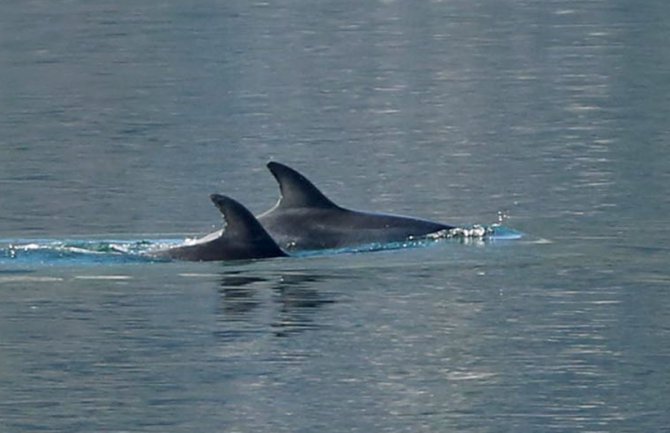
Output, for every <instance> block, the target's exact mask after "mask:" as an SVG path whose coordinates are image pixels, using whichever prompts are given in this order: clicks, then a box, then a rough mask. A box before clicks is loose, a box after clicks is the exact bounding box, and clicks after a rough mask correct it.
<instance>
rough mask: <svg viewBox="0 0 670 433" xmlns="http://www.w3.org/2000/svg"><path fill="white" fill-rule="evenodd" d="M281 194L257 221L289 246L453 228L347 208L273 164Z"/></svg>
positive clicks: (372, 240) (335, 244)
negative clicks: (275, 202)
mask: <svg viewBox="0 0 670 433" xmlns="http://www.w3.org/2000/svg"><path fill="white" fill-rule="evenodd" d="M267 167H268V169H269V170H270V172H271V173H272V174H273V175H274V177H275V178H276V179H277V182H278V183H279V189H280V192H281V197H280V198H279V201H278V202H277V204H276V205H275V207H273V208H272V209H270V210H268V211H267V212H265V213H263V214H262V215H259V216H258V217H257V218H258V221H260V223H261V224H263V226H264V227H265V229H266V230H267V231H268V233H270V235H271V236H272V237H273V238H274V239H275V240H276V241H277V243H278V244H279V245H281V246H282V248H284V249H286V250H319V249H331V248H345V247H355V246H363V245H370V244H388V243H393V242H404V241H407V240H410V239H413V238H417V237H422V236H426V235H429V234H431V233H435V232H439V231H443V230H445V231H446V230H450V229H453V228H454V227H453V226H449V225H446V224H442V223H438V222H433V221H427V220H423V219H418V218H412V217H406V216H399V215H389V214H381V213H370V212H360V211H355V210H350V209H345V208H343V207H340V206H338V205H336V204H335V203H333V202H332V201H331V200H330V199H329V198H328V197H326V196H325V195H324V194H323V193H322V192H321V191H319V189H318V188H317V187H316V186H314V184H312V182H310V181H309V180H308V179H307V178H306V177H305V176H303V175H302V174H300V173H298V172H297V171H296V170H294V169H292V168H291V167H288V166H286V165H283V164H280V163H278V162H273V161H271V162H269V163H268V165H267Z"/></svg>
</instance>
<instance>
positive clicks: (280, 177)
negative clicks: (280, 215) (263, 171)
mask: <svg viewBox="0 0 670 433" xmlns="http://www.w3.org/2000/svg"><path fill="white" fill-rule="evenodd" d="M267 167H268V169H269V170H270V172H271V173H272V175H273V176H274V177H275V179H277V182H279V190H280V191H281V198H280V199H279V203H277V207H282V208H287V207H295V208H301V207H303V208H304V207H318V208H338V206H337V205H336V204H335V203H333V202H332V201H330V199H329V198H328V197H326V196H325V195H323V193H322V192H321V191H319V189H318V188H317V187H315V186H314V184H313V183H312V182H310V181H309V180H308V179H307V178H306V177H305V176H303V175H302V174H300V173H298V172H297V171H295V170H294V169H292V168H291V167H288V166H286V165H284V164H280V163H278V162H274V161H270V162H268V165H267Z"/></svg>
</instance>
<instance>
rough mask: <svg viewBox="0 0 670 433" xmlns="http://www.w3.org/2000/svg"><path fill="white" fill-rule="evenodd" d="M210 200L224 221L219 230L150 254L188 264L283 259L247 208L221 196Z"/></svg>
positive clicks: (217, 195) (216, 195) (277, 247)
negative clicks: (191, 241)
mask: <svg viewBox="0 0 670 433" xmlns="http://www.w3.org/2000/svg"><path fill="white" fill-rule="evenodd" d="M210 199H211V200H212V202H213V203H214V205H215V206H216V207H217V208H218V209H219V210H220V211H221V214H223V218H224V220H225V222H226V226H225V228H224V229H223V230H219V231H216V232H213V233H210V234H208V235H206V236H204V237H202V238H200V239H198V240H196V241H194V242H193V243H188V244H186V245H181V246H178V247H174V248H169V249H165V250H161V251H156V252H155V253H153V254H152V255H153V256H156V257H160V258H169V259H178V260H190V261H213V260H248V259H261V258H270V257H283V256H286V254H285V253H284V252H283V251H282V250H281V248H279V246H278V245H277V243H276V242H275V241H274V240H273V239H272V238H271V237H270V235H269V234H268V232H267V231H265V229H264V228H263V226H262V225H261V224H260V223H259V222H258V220H257V219H256V217H254V216H253V215H252V213H251V212H249V210H248V209H247V208H245V207H244V206H242V205H241V204H240V203H239V202H237V201H235V200H233V199H232V198H230V197H227V196H225V195H220V194H212V195H211V196H210Z"/></svg>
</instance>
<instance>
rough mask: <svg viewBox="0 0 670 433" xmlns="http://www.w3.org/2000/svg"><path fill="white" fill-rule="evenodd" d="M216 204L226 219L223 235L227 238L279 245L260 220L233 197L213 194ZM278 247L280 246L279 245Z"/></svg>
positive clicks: (213, 200) (211, 197)
mask: <svg viewBox="0 0 670 433" xmlns="http://www.w3.org/2000/svg"><path fill="white" fill-rule="evenodd" d="M209 198H210V199H211V200H212V202H213V203H214V205H215V206H216V207H217V208H218V209H219V211H221V214H222V215H223V219H224V220H225V221H226V227H225V229H224V232H223V236H225V237H227V238H229V239H230V238H237V239H242V240H245V241H253V242H267V243H270V244H271V245H275V246H277V244H276V242H275V241H274V239H272V237H271V236H270V235H269V234H268V232H267V231H266V230H265V229H264V228H263V226H262V225H261V223H259V222H258V220H257V219H256V217H255V216H254V215H253V214H252V213H251V212H250V211H249V210H248V209H247V208H246V207H244V206H242V204H241V203H239V202H238V201H235V200H233V199H232V198H230V197H228V196H225V195H221V194H212V195H210V196H209ZM277 249H279V247H278V246H277Z"/></svg>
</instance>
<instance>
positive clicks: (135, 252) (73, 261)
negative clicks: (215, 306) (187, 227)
mask: <svg viewBox="0 0 670 433" xmlns="http://www.w3.org/2000/svg"><path fill="white" fill-rule="evenodd" d="M521 237H523V234H522V233H521V232H518V231H516V230H513V229H510V228H507V227H504V226H502V225H500V224H492V225H490V226H482V225H473V226H469V227H456V228H453V229H450V230H442V231H439V232H436V233H432V234H430V235H428V236H424V237H420V238H412V239H408V240H406V241H403V242H391V243H383V244H382V243H374V244H366V245H361V246H356V247H347V248H341V249H331V250H320V251H301V252H291V255H292V256H294V257H309V256H315V255H319V256H323V255H333V254H352V253H363V252H371V251H381V250H393V249H403V248H417V247H425V246H429V245H433V244H435V243H438V242H444V241H457V242H461V243H465V244H474V243H477V244H486V243H491V242H496V241H505V240H515V239H520V238H521ZM184 242H186V243H188V242H189V239H186V240H185V239H184V238H178V239H155V240H147V239H141V240H133V239H130V240H95V239H94V240H53V239H40V240H11V241H10V240H0V266H2V265H12V266H56V265H68V264H70V265H87V264H91V265H100V264H124V263H152V262H165V261H167V260H166V259H161V258H156V257H154V256H152V255H151V253H152V252H154V251H156V250H159V249H163V248H168V247H173V246H176V245H180V244H183V243H184Z"/></svg>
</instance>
